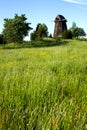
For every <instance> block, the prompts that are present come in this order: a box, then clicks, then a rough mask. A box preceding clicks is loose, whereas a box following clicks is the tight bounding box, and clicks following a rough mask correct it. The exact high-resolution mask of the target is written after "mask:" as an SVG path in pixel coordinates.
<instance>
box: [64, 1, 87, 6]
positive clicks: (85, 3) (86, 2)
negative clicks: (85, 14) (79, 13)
mask: <svg viewBox="0 0 87 130" xmlns="http://www.w3.org/2000/svg"><path fill="white" fill-rule="evenodd" d="M63 1H66V2H70V3H74V4H80V5H87V0H63Z"/></svg>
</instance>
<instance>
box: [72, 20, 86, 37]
mask: <svg viewBox="0 0 87 130" xmlns="http://www.w3.org/2000/svg"><path fill="white" fill-rule="evenodd" d="M70 30H71V32H72V35H73V37H74V38H78V37H81V36H86V33H85V31H84V29H83V28H80V27H77V26H76V23H75V22H73V23H72V27H71V28H70Z"/></svg>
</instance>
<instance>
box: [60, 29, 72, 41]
mask: <svg viewBox="0 0 87 130" xmlns="http://www.w3.org/2000/svg"><path fill="white" fill-rule="evenodd" d="M62 38H64V39H72V32H71V30H65V31H64V32H63V33H62Z"/></svg>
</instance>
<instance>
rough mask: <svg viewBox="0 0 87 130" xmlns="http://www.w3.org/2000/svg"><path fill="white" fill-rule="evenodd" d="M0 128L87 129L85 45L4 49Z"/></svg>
mask: <svg viewBox="0 0 87 130" xmlns="http://www.w3.org/2000/svg"><path fill="white" fill-rule="evenodd" d="M0 130H87V41H76V40H73V41H71V42H69V43H67V44H66V45H61V46H55V47H44V48H21V49H11V50H10V49H0Z"/></svg>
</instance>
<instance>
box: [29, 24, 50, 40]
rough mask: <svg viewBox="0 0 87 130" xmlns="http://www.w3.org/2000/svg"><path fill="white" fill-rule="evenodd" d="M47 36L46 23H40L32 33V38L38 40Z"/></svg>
mask: <svg viewBox="0 0 87 130" xmlns="http://www.w3.org/2000/svg"><path fill="white" fill-rule="evenodd" d="M47 36H48V28H47V26H46V24H44V23H43V24H41V23H38V24H37V27H36V30H35V31H34V32H33V33H31V40H38V39H40V38H43V37H47Z"/></svg>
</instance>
